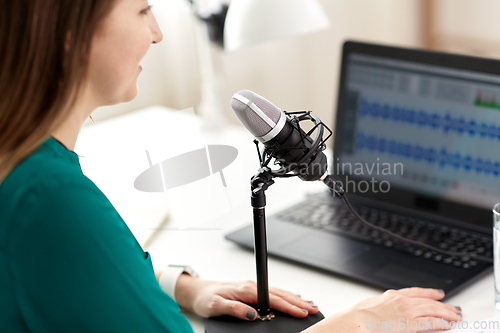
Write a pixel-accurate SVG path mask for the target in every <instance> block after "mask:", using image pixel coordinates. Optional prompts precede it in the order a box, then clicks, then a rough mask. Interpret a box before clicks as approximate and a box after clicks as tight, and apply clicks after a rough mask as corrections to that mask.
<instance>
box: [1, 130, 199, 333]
mask: <svg viewBox="0 0 500 333" xmlns="http://www.w3.org/2000/svg"><path fill="white" fill-rule="evenodd" d="M0 331H2V332H51V333H53V332H109V333H111V332H120V333H123V332H176V333H177V332H192V329H191V327H190V325H189V323H188V321H187V320H186V318H185V317H184V316H183V315H182V314H181V313H180V312H179V307H178V304H177V303H176V302H175V301H174V300H173V299H172V298H170V297H169V296H168V295H167V294H165V293H164V292H163V291H162V290H161V289H160V286H159V285H158V282H157V281H156V278H155V275H154V270H153V266H152V263H151V256H150V255H149V254H148V253H147V252H144V251H143V250H142V248H141V246H140V245H139V243H138V242H137V241H136V239H135V238H134V236H133V235H132V233H131V232H130V230H129V229H128V227H127V225H126V224H125V223H124V222H123V220H122V219H121V217H120V216H119V215H118V213H117V212H116V210H115V209H114V208H113V206H112V205H111V203H110V202H109V201H108V199H107V198H106V197H105V196H104V194H103V193H102V192H101V191H100V190H99V189H98V188H97V187H96V186H95V184H94V183H93V182H92V181H90V180H89V179H88V178H87V177H86V176H85V175H83V173H82V170H81V167H80V163H79V160H78V156H77V154H76V153H74V152H72V151H70V150H68V149H67V148H66V147H65V146H63V145H62V144H61V143H60V142H59V141H57V140H56V139H54V138H52V137H51V138H49V139H48V140H47V141H45V142H44V143H43V144H42V145H41V146H40V147H39V148H38V149H37V150H36V151H35V152H33V153H32V154H31V155H30V156H28V157H27V158H26V159H25V160H23V161H22V162H21V163H20V164H19V165H18V166H17V167H16V168H15V169H14V170H13V171H12V172H11V173H10V174H9V175H8V176H7V178H5V180H4V182H3V183H2V184H1V185H0Z"/></svg>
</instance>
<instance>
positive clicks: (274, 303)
mask: <svg viewBox="0 0 500 333" xmlns="http://www.w3.org/2000/svg"><path fill="white" fill-rule="evenodd" d="M269 301H270V305H271V309H275V310H278V311H280V312H283V313H286V314H289V315H290V316H294V317H297V318H304V317H307V315H308V314H309V310H308V309H303V308H301V307H298V306H296V305H293V304H290V303H288V302H287V301H285V300H284V299H283V298H281V297H280V296H276V295H274V294H269ZM313 310H314V311H315V312H314V313H316V312H318V310H317V309H313Z"/></svg>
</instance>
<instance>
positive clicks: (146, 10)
mask: <svg viewBox="0 0 500 333" xmlns="http://www.w3.org/2000/svg"><path fill="white" fill-rule="evenodd" d="M151 8H153V6H148V8H146V9H143V10H142V11H141V14H147V13H148V12H149V11H150V10H151Z"/></svg>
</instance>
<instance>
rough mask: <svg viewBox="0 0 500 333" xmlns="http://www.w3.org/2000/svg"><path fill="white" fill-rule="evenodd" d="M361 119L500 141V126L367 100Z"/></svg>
mask: <svg viewBox="0 0 500 333" xmlns="http://www.w3.org/2000/svg"><path fill="white" fill-rule="evenodd" d="M358 114H359V116H360V117H373V118H381V119H384V120H390V121H394V122H400V123H407V124H410V125H415V126H420V127H424V126H426V127H430V128H433V129H435V130H442V131H443V132H444V133H449V132H457V133H458V134H464V133H468V134H469V135H470V136H476V135H479V136H480V137H482V138H486V137H488V138H490V139H495V138H496V139H498V140H500V126H498V125H497V124H488V123H486V122H481V123H478V122H477V121H476V120H474V119H467V120H466V119H465V118H464V117H453V116H452V115H451V114H450V113H446V114H445V115H441V114H439V113H437V112H427V111H425V110H418V111H417V110H415V109H412V108H404V107H399V106H391V105H388V104H384V105H382V104H380V103H377V102H374V103H370V102H369V101H368V100H366V99H361V101H360V103H359V108H358Z"/></svg>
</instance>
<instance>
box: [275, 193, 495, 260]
mask: <svg viewBox="0 0 500 333" xmlns="http://www.w3.org/2000/svg"><path fill="white" fill-rule="evenodd" d="M318 197H319V198H314V200H310V201H309V202H308V204H307V205H304V206H302V207H301V206H299V205H298V206H294V207H291V208H289V209H287V210H285V211H282V212H281V213H278V214H277V215H276V216H277V217H278V218H280V219H282V220H285V221H289V222H291V223H296V224H300V225H303V226H307V227H311V228H315V229H321V230H324V231H326V232H334V233H337V234H343V235H345V236H347V237H349V238H353V239H356V240H362V241H364V242H368V243H371V244H376V245H380V246H383V247H386V248H392V249H394V250H397V251H402V252H405V253H408V254H410V255H412V256H417V257H422V258H425V259H428V260H434V261H436V262H440V263H443V264H446V265H453V266H455V267H459V268H463V269H466V270H470V269H473V268H474V267H476V266H478V265H482V264H483V262H481V261H476V260H474V259H473V258H471V257H470V256H463V257H462V256H460V257H458V256H448V255H445V254H440V253H437V252H435V251H430V250H428V249H425V248H419V247H418V246H415V245H413V244H409V243H407V242H403V241H401V240H399V239H395V238H393V237H391V236H389V235H387V234H385V233H381V232H379V231H376V230H373V229H371V228H369V227H366V226H364V225H362V224H361V222H359V221H358V220H357V219H356V218H355V217H354V216H353V215H352V214H351V212H349V211H348V210H347V208H346V207H345V205H343V204H341V205H336V204H335V203H333V202H330V201H331V200H329V199H328V200H325V199H327V198H326V197H325V196H324V194H322V195H321V196H318ZM355 209H356V211H357V212H358V214H359V215H360V216H361V217H363V218H364V219H365V220H366V221H368V222H370V223H372V224H374V225H376V226H379V227H382V228H385V229H388V230H390V231H392V232H394V233H396V234H398V235H400V236H403V237H405V238H409V239H412V240H417V241H420V242H424V243H426V244H429V245H433V246H435V247H438V248H441V249H444V250H448V251H458V252H467V253H471V254H478V255H482V256H486V257H490V258H492V256H493V250H492V248H493V238H492V237H486V236H479V235H475V234H472V233H469V232H467V231H464V230H460V229H457V228H453V227H448V226H443V225H440V224H436V223H431V222H429V221H425V220H421V219H418V218H411V217H407V216H403V215H399V214H395V213H393V212H389V211H384V210H380V209H375V208H372V207H367V206H356V207H355Z"/></svg>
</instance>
